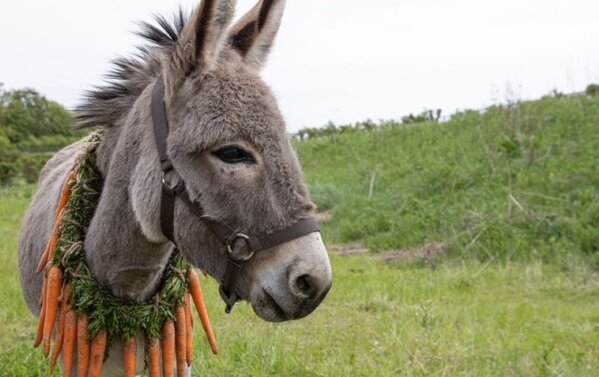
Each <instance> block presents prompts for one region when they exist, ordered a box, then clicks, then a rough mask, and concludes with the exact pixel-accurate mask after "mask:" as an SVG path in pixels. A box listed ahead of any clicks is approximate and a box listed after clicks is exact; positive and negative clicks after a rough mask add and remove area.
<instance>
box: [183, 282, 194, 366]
mask: <svg viewBox="0 0 599 377" xmlns="http://www.w3.org/2000/svg"><path fill="white" fill-rule="evenodd" d="M184 305H185V335H186V340H185V343H186V345H185V361H187V365H191V361H192V359H193V340H192V335H193V334H192V327H193V319H192V318H191V306H190V302H189V293H187V292H185V303H184Z"/></svg>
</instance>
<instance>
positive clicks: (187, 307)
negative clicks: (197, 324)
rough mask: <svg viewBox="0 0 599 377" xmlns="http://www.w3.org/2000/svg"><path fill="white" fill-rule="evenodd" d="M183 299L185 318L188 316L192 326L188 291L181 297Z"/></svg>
mask: <svg viewBox="0 0 599 377" xmlns="http://www.w3.org/2000/svg"><path fill="white" fill-rule="evenodd" d="M183 299H184V300H185V310H186V312H185V318H189V321H190V322H191V327H192V328H193V316H192V315H191V294H190V293H189V291H187V292H185V296H184V297H183Z"/></svg>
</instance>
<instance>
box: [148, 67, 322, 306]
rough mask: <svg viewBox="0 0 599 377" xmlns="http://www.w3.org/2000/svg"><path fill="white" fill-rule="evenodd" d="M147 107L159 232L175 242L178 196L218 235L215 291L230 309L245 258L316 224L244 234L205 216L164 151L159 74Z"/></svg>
mask: <svg viewBox="0 0 599 377" xmlns="http://www.w3.org/2000/svg"><path fill="white" fill-rule="evenodd" d="M151 107H152V108H151V111H152V121H153V126H154V138H155V140H156V148H157V150H158V156H159V158H160V168H161V170H162V194H161V201H160V228H161V230H162V233H164V235H165V236H166V237H167V238H168V239H169V240H170V241H171V242H173V243H175V244H176V242H175V236H174V216H175V215H174V209H175V201H176V199H177V198H179V200H181V201H182V202H183V203H185V205H186V206H187V207H188V208H189V209H190V210H191V211H192V212H193V213H194V214H195V215H196V216H198V217H199V218H200V219H201V220H202V221H203V222H204V223H205V224H206V225H207V226H208V227H209V228H210V230H211V231H212V232H213V233H214V234H215V235H216V236H217V237H218V239H220V241H221V242H222V243H223V245H224V246H225V248H226V250H227V266H226V269H225V275H224V278H223V281H222V283H221V285H220V288H219V292H220V296H221V298H222V299H223V300H224V301H225V304H226V307H225V312H227V313H230V312H231V309H232V308H233V305H235V303H236V302H237V301H238V300H239V295H238V293H237V289H236V287H237V279H238V277H239V274H240V273H241V270H242V269H243V265H244V263H245V262H246V261H248V260H249V259H251V258H252V257H253V256H254V254H255V253H257V252H259V251H262V250H266V249H269V248H271V247H275V246H278V245H281V244H283V243H285V242H288V241H291V240H294V239H297V238H300V237H302V236H305V235H307V234H310V233H314V232H319V231H320V228H319V226H318V223H317V222H316V220H315V219H314V218H312V217H309V218H305V219H301V220H299V221H297V222H295V223H294V224H291V225H290V226H288V227H286V228H283V229H280V230H278V231H276V232H273V233H265V234H254V235H248V234H247V233H244V232H242V231H238V230H236V229H233V228H232V227H230V226H229V225H227V224H225V223H222V222H219V221H215V220H212V219H209V218H208V217H206V216H205V213H204V210H203V208H202V206H201V205H200V204H199V203H197V202H194V201H192V200H191V198H190V197H189V193H188V192H187V188H186V187H185V182H184V181H183V179H182V178H181V176H180V175H179V174H178V173H177V171H176V170H175V169H174V167H173V164H172V162H171V160H170V158H169V157H168V155H167V153H166V140H167V137H168V133H169V125H168V118H167V116H166V105H165V103H164V80H163V78H162V77H159V78H158V79H157V80H156V83H155V84H154V90H153V91H152V105H151ZM173 178H174V181H175V182H176V183H175V184H172V183H171V182H170V180H171V179H173ZM243 244H245V246H246V250H247V254H246V255H245V256H243V255H240V251H241V249H242V248H243Z"/></svg>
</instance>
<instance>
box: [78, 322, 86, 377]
mask: <svg viewBox="0 0 599 377" xmlns="http://www.w3.org/2000/svg"><path fill="white" fill-rule="evenodd" d="M87 322H88V320H87V314H85V313H84V314H81V315H80V316H79V318H78V319H77V377H87V368H88V366H89V340H88V339H87V338H88V330H87Z"/></svg>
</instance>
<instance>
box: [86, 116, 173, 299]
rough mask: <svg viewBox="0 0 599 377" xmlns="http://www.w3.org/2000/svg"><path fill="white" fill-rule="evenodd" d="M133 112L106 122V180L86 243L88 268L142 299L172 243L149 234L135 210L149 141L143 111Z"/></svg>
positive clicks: (101, 157)
mask: <svg viewBox="0 0 599 377" xmlns="http://www.w3.org/2000/svg"><path fill="white" fill-rule="evenodd" d="M129 118H133V119H134V121H133V122H130V121H128V122H126V124H123V125H120V126H119V125H115V126H113V127H110V128H107V129H106V130H105V133H104V137H103V140H102V143H101V144H100V147H99V148H98V153H97V164H98V167H99V169H100V171H101V173H102V175H103V177H104V186H103V189H102V195H101V198H100V201H99V203H98V207H97V208H96V213H95V214H94V217H93V219H92V222H91V224H90V226H89V229H88V231H87V235H86V240H85V249H86V257H87V262H88V264H89V266H90V269H91V271H92V273H93V275H94V276H95V277H96V279H97V280H98V282H99V283H100V284H101V285H103V286H104V287H105V288H107V289H109V290H110V291H111V292H112V293H113V294H114V295H115V296H118V297H122V298H126V299H129V300H132V301H135V302H143V301H146V300H147V299H149V298H150V297H151V296H152V295H153V294H154V293H155V292H156V290H157V289H158V285H159V283H160V280H161V277H162V274H163V272H164V268H165V267H166V265H167V263H168V259H169V257H170V254H171V252H172V246H171V245H170V244H169V243H168V242H152V241H151V240H149V239H148V238H147V237H146V235H144V232H143V230H142V226H141V224H140V223H139V218H138V216H136V215H135V212H134V206H133V198H132V190H131V186H132V182H133V180H134V177H133V175H134V173H135V169H136V167H137V165H138V163H140V159H142V155H144V154H147V153H149V150H148V149H149V148H150V147H151V146H150V145H148V143H147V135H145V134H146V132H147V127H145V125H144V124H143V123H145V122H143V120H142V119H140V116H139V114H132V115H131V114H130V116H129ZM142 118H147V116H145V115H144V117H142ZM146 120H147V119H146ZM144 130H146V132H144ZM144 158H145V156H144ZM147 186H148V187H146V190H147V191H151V190H152V189H153V187H152V186H153V185H151V184H150V182H148V185H147Z"/></svg>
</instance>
